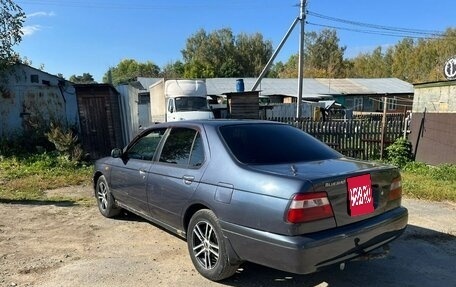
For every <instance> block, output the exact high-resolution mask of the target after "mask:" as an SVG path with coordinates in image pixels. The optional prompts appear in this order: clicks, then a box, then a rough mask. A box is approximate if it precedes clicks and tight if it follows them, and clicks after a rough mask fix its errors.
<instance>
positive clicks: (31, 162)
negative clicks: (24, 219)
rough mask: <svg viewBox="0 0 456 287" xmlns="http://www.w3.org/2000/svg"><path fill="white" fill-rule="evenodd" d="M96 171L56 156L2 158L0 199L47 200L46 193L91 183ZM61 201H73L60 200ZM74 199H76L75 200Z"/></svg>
mask: <svg viewBox="0 0 456 287" xmlns="http://www.w3.org/2000/svg"><path fill="white" fill-rule="evenodd" d="M92 170H93V168H92V167H91V166H88V165H82V164H78V163H76V162H74V161H71V160H69V159H68V158H66V157H64V156H61V155H58V154H56V153H43V154H37V155H25V156H21V157H18V156H12V157H6V158H5V157H0V199H2V200H5V201H21V200H23V201H32V200H35V201H36V200H38V201H46V200H56V199H52V198H48V197H47V196H46V194H45V192H44V191H45V190H48V189H54V188H59V187H65V186H72V185H79V184H90V181H91V175H92ZM57 200H69V198H59V199H57ZM71 200H74V198H72V199H71Z"/></svg>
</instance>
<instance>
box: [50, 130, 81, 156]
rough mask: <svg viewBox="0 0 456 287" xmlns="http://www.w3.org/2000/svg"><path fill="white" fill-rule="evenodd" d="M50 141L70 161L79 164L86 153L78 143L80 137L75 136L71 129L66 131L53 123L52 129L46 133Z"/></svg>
mask: <svg viewBox="0 0 456 287" xmlns="http://www.w3.org/2000/svg"><path fill="white" fill-rule="evenodd" d="M46 136H47V138H48V140H49V141H50V142H51V143H53V144H54V145H55V148H56V149H57V150H58V151H59V152H60V154H61V155H63V156H65V157H67V159H68V160H69V161H74V162H79V161H80V160H81V159H82V157H83V155H84V153H83V150H82V148H81V145H80V144H79V143H78V136H77V135H74V133H73V131H71V130H70V129H67V130H64V129H63V128H62V127H60V126H59V125H56V124H54V123H51V128H50V131H49V132H48V133H46Z"/></svg>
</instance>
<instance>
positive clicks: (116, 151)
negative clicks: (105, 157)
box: [111, 148, 122, 158]
mask: <svg viewBox="0 0 456 287" xmlns="http://www.w3.org/2000/svg"><path fill="white" fill-rule="evenodd" d="M111 156H112V157H113V158H119V157H121V156H122V150H121V149H120V148H115V149H113V150H112V151H111Z"/></svg>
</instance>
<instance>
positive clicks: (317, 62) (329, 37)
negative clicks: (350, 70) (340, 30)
mask: <svg viewBox="0 0 456 287" xmlns="http://www.w3.org/2000/svg"><path fill="white" fill-rule="evenodd" d="M305 47H306V49H305V51H304V63H305V71H304V74H305V75H306V76H307V77H316V78H317V77H320V78H323V77H324V78H340V77H345V72H346V71H345V63H344V52H345V49H346V47H340V46H339V37H337V32H336V30H331V29H324V30H322V31H321V32H320V33H319V34H317V33H315V32H311V33H307V34H306V38H305Z"/></svg>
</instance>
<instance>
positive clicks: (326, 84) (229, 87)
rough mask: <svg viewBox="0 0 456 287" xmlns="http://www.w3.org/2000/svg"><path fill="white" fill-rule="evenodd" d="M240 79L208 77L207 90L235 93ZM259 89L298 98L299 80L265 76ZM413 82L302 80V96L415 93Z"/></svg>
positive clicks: (248, 87)
mask: <svg viewBox="0 0 456 287" xmlns="http://www.w3.org/2000/svg"><path fill="white" fill-rule="evenodd" d="M237 79H238V78H212V79H206V85H207V92H208V94H210V95H222V94H224V93H231V92H236V80H237ZM256 80H257V79H256V78H243V81H244V87H245V90H246V91H250V90H251V89H252V87H253V85H254V84H255V81H256ZM258 90H260V91H261V95H265V96H266V95H287V96H293V97H296V96H297V94H298V79H297V78H296V79H275V78H274V79H273V78H265V79H263V80H262V81H261V84H260V86H259V87H258ZM413 92H414V89H413V85H412V84H410V83H407V82H405V81H402V80H399V79H397V78H378V79H354V78H353V79H311V78H306V79H303V97H304V98H306V96H307V97H310V96H311V97H314V96H315V95H385V94H413Z"/></svg>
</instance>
